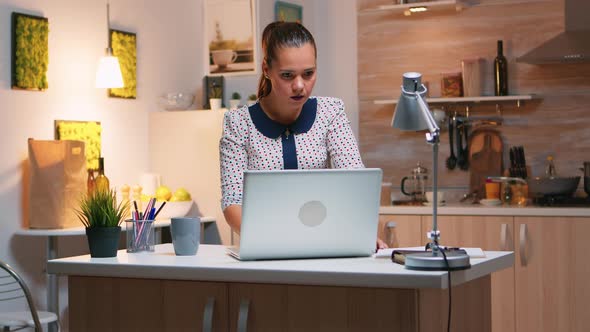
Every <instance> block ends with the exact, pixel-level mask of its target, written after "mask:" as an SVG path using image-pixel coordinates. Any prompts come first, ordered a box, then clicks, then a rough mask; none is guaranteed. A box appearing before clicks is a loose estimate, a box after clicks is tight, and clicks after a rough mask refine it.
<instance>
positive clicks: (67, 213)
mask: <svg viewBox="0 0 590 332" xmlns="http://www.w3.org/2000/svg"><path fill="white" fill-rule="evenodd" d="M28 143H29V167H30V174H31V179H30V182H29V183H30V190H29V199H30V201H29V208H30V211H29V218H30V219H29V227H30V228H68V227H79V226H82V223H81V222H80V220H79V219H78V217H77V215H76V213H75V210H77V209H79V205H80V199H81V198H82V196H83V195H84V194H85V193H86V176H87V171H86V157H85V154H84V142H81V141H67V140H64V141H38V140H33V139H31V138H29V141H28Z"/></svg>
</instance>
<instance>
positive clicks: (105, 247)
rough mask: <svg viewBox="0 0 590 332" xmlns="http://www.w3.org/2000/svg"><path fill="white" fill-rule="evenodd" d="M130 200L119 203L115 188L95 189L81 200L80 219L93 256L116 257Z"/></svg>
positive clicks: (78, 212) (77, 212) (78, 213)
mask: <svg viewBox="0 0 590 332" xmlns="http://www.w3.org/2000/svg"><path fill="white" fill-rule="evenodd" d="M128 208H129V201H125V202H124V203H119V204H117V196H116V193H115V191H114V190H110V189H109V190H95V191H94V192H92V193H91V194H89V195H85V196H83V197H82V199H81V200H80V209H79V210H76V214H77V215H78V219H80V221H81V222H82V224H84V226H86V236H87V238H88V247H89V248H90V256H91V257H116V256H117V249H118V247H119V237H120V234H121V227H120V225H121V222H122V221H123V219H124V218H125V214H126V212H127V210H128Z"/></svg>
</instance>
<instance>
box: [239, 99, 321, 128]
mask: <svg viewBox="0 0 590 332" xmlns="http://www.w3.org/2000/svg"><path fill="white" fill-rule="evenodd" d="M317 106H318V101H317V99H316V98H309V99H308V100H307V101H306V102H305V104H303V109H302V110H301V113H299V116H298V117H297V120H295V122H294V123H292V124H291V125H284V124H280V123H277V122H275V121H273V120H272V119H271V118H269V117H268V115H266V113H264V111H263V110H262V108H261V107H260V103H256V104H254V105H252V106H250V107H248V112H250V118H252V122H254V126H256V129H258V131H259V132H261V133H262V134H263V135H264V136H266V137H268V138H277V137H279V136H281V134H282V133H284V132H285V130H287V129H289V131H291V132H292V133H294V134H301V133H305V132H307V131H308V130H309V129H311V126H313V123H314V121H315V117H316V113H317Z"/></svg>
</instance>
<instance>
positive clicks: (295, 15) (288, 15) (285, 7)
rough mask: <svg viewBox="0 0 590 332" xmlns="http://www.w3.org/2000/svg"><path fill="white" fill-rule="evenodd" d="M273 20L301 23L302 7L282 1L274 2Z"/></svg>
mask: <svg viewBox="0 0 590 332" xmlns="http://www.w3.org/2000/svg"><path fill="white" fill-rule="evenodd" d="M275 21H283V22H299V23H303V7H302V6H299V5H296V4H293V3H289V2H284V1H277V2H275Z"/></svg>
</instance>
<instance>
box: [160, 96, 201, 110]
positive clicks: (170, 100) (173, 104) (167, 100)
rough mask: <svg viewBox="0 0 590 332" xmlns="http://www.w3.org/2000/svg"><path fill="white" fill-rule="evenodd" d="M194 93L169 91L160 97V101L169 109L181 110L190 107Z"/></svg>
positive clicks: (163, 106)
mask: <svg viewBox="0 0 590 332" xmlns="http://www.w3.org/2000/svg"><path fill="white" fill-rule="evenodd" d="M194 97H195V96H194V95H193V94H190V93H174V92H171V93H167V94H165V95H163V96H161V97H160V98H159V99H158V103H159V104H160V106H161V107H162V108H164V109H165V110H167V111H179V110H186V109H188V108H190V106H191V105H192V104H193V99H194Z"/></svg>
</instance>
